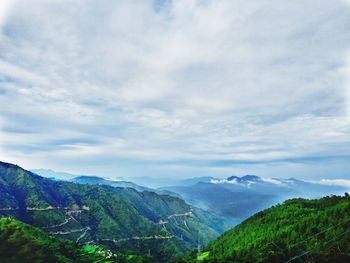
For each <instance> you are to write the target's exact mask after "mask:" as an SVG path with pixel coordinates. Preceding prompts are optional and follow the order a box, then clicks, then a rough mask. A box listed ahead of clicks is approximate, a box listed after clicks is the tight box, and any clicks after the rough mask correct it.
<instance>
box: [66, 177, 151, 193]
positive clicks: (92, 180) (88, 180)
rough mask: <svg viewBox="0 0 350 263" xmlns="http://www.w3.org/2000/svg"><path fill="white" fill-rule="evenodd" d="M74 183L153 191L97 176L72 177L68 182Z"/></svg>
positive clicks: (133, 184)
mask: <svg viewBox="0 0 350 263" xmlns="http://www.w3.org/2000/svg"><path fill="white" fill-rule="evenodd" d="M69 181H71V182H74V183H79V184H100V185H109V186H113V187H121V188H127V187H128V188H133V189H135V190H137V191H141V192H142V191H154V190H153V189H151V188H148V187H144V186H140V185H137V184H135V183H132V182H127V181H113V180H108V179H104V178H102V177H98V176H78V177H74V178H73V179H71V180H69Z"/></svg>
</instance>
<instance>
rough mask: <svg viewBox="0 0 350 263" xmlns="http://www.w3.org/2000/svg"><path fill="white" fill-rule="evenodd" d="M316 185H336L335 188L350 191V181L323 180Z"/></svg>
mask: <svg viewBox="0 0 350 263" xmlns="http://www.w3.org/2000/svg"><path fill="white" fill-rule="evenodd" d="M315 183H318V184H323V185H334V186H343V187H348V188H349V189H350V180H347V179H321V180H319V181H316V182H315Z"/></svg>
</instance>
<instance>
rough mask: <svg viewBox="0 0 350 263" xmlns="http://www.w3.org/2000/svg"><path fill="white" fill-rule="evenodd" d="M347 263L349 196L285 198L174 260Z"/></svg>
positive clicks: (349, 233) (348, 250)
mask: <svg viewBox="0 0 350 263" xmlns="http://www.w3.org/2000/svg"><path fill="white" fill-rule="evenodd" d="M196 261H202V262H350V197H349V195H348V194H347V193H346V194H345V196H327V197H324V198H322V199H319V200H306V199H290V200H287V201H285V202H284V203H283V204H280V205H276V206H273V207H271V208H269V209H266V210H264V211H262V212H259V213H257V214H255V215H254V216H252V217H250V218H249V219H247V220H245V221H244V222H243V223H241V224H239V225H238V226H236V227H234V228H233V229H231V230H229V231H227V232H226V233H224V234H223V235H222V236H221V237H219V238H218V239H216V240H214V241H212V242H210V243H209V245H208V246H207V247H205V249H204V250H203V251H201V252H198V251H194V252H192V254H190V255H188V256H187V257H184V258H182V259H180V260H179V261H178V262H196Z"/></svg>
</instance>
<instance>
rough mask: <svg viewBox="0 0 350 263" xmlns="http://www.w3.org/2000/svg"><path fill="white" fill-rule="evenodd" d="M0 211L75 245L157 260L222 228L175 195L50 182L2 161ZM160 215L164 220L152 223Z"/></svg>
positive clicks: (188, 247)
mask: <svg viewBox="0 0 350 263" xmlns="http://www.w3.org/2000/svg"><path fill="white" fill-rule="evenodd" d="M190 212H191V213H190ZM182 214H183V216H182ZM172 215H174V216H172ZM1 216H2V217H13V218H16V219H18V220H20V221H22V222H25V223H28V224H31V225H33V226H35V227H40V228H42V229H44V230H45V231H47V232H49V233H51V234H52V235H56V236H63V237H65V238H67V239H70V240H72V241H75V242H78V243H81V244H82V243H92V244H103V245H106V246H108V247H109V248H111V249H113V250H117V251H123V252H125V253H124V254H126V255H134V256H133V258H134V259H135V258H136V255H139V256H141V257H142V260H144V259H145V258H147V257H148V256H150V257H151V258H153V259H154V260H156V261H158V262H164V261H169V260H172V259H174V257H175V256H178V255H181V254H183V253H187V252H188V251H190V250H191V249H193V248H194V247H195V246H196V244H197V242H198V240H200V241H201V242H202V243H204V244H206V243H207V242H209V240H212V239H213V238H215V237H217V236H219V234H220V233H222V232H223V230H224V229H223V227H222V226H224V223H223V222H224V221H223V220H221V219H220V218H218V217H215V216H213V215H211V214H209V213H206V212H204V211H203V210H200V209H192V208H191V206H190V205H188V204H186V203H185V202H184V201H183V200H182V199H180V198H177V197H171V196H168V195H159V194H156V193H152V192H138V191H136V190H134V189H131V188H116V187H111V186H104V185H87V184H84V185H82V184H75V183H70V182H60V181H53V180H50V179H47V178H43V177H40V176H38V175H35V174H33V173H31V172H29V171H26V170H24V169H22V168H20V167H19V166H16V165H13V164H8V163H2V162H0V217H1ZM161 220H162V221H163V222H166V223H164V224H158V223H159V222H160V221H161ZM159 237H160V238H159Z"/></svg>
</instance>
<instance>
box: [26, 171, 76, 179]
mask: <svg viewBox="0 0 350 263" xmlns="http://www.w3.org/2000/svg"><path fill="white" fill-rule="evenodd" d="M30 171H31V172H32V173H35V174H37V175H40V176H43V177H47V178H51V179H55V180H65V181H69V180H71V179H73V178H74V177H77V175H74V174H70V173H66V172H56V171H54V170H51V169H31V170H30Z"/></svg>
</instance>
